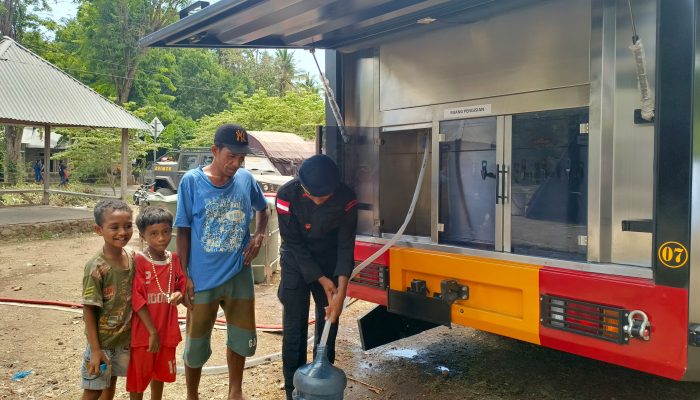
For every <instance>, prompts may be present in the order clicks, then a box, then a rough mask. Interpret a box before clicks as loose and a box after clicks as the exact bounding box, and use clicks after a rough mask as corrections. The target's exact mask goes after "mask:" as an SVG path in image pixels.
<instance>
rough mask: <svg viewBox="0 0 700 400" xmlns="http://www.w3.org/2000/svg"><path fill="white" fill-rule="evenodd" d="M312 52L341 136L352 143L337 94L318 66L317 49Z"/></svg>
mask: <svg viewBox="0 0 700 400" xmlns="http://www.w3.org/2000/svg"><path fill="white" fill-rule="evenodd" d="M309 51H310V52H311V55H312V56H313V57H314V62H315V63H316V68H318V76H320V77H321V82H322V83H323V89H324V90H325V92H326V98H327V99H328V104H329V106H330V108H331V112H333V117H334V118H335V122H336V123H337V124H338V129H339V130H340V136H341V137H342V138H343V143H348V142H349V141H350V138H348V136H347V135H346V134H345V121H343V115H342V114H341V113H340V107H338V102H337V101H336V100H335V93H333V89H331V86H330V84H329V82H328V80H327V79H326V76H325V75H324V74H323V71H322V70H321V66H320V65H319V64H318V60H317V59H316V50H315V49H309Z"/></svg>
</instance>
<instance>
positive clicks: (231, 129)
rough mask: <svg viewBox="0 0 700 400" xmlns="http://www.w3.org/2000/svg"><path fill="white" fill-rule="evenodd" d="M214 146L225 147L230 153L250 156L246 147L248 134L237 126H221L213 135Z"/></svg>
mask: <svg viewBox="0 0 700 400" xmlns="http://www.w3.org/2000/svg"><path fill="white" fill-rule="evenodd" d="M214 144H215V145H216V146H217V147H224V146H226V147H227V148H228V149H229V150H231V153H236V154H251V153H253V152H252V151H251V150H250V147H249V146H248V132H247V131H246V130H245V129H244V128H243V127H242V126H239V125H234V124H225V125H221V126H220V127H219V128H218V129H217V130H216V133H215V134H214Z"/></svg>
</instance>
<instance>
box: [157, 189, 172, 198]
mask: <svg viewBox="0 0 700 400" xmlns="http://www.w3.org/2000/svg"><path fill="white" fill-rule="evenodd" d="M156 193H160V194H162V195H163V196H170V195H171V194H175V192H174V191H173V190H172V189H168V188H160V189H158V190H156Z"/></svg>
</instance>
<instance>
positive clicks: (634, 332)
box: [622, 310, 651, 341]
mask: <svg viewBox="0 0 700 400" xmlns="http://www.w3.org/2000/svg"><path fill="white" fill-rule="evenodd" d="M622 330H623V331H624V332H625V334H626V335H627V336H629V337H632V338H637V339H642V340H644V341H648V340H649V339H651V324H650V323H649V317H647V315H646V313H644V311H641V310H634V311H630V313H629V315H628V316H627V324H626V325H625V326H624V327H623V328H622Z"/></svg>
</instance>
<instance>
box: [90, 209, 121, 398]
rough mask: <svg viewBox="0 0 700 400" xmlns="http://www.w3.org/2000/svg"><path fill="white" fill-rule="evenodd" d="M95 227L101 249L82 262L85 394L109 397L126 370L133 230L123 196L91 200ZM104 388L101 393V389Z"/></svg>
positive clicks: (111, 396)
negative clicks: (121, 197)
mask: <svg viewBox="0 0 700 400" xmlns="http://www.w3.org/2000/svg"><path fill="white" fill-rule="evenodd" d="M94 213H95V232H96V233H97V234H98V235H100V236H102V238H103V239H104V244H103V246H102V249H101V250H100V251H99V252H98V253H97V254H95V255H94V256H93V257H92V258H91V259H90V261H88V262H87V264H85V273H84V275H83V294H82V303H83V319H84V321H85V335H86V336H87V342H88V344H87V348H86V349H85V354H84V356H83V363H82V368H81V375H82V388H83V389H84V390H83V397H82V398H83V400H97V399H99V398H100V396H102V397H101V398H102V400H104V399H110V400H111V399H113V398H114V390H115V388H116V384H117V377H118V376H126V369H127V366H128V365H129V341H130V338H131V315H132V312H133V311H132V307H131V281H132V278H133V271H134V267H133V259H132V257H131V254H130V253H129V252H127V251H126V250H125V249H124V247H126V245H127V243H129V240H130V239H131V235H132V234H133V227H132V222H131V220H132V214H131V208H130V207H129V205H128V204H126V203H124V202H123V201H121V200H102V201H100V202H99V203H97V205H96V206H95V212H94ZM103 394H104V395H103Z"/></svg>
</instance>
